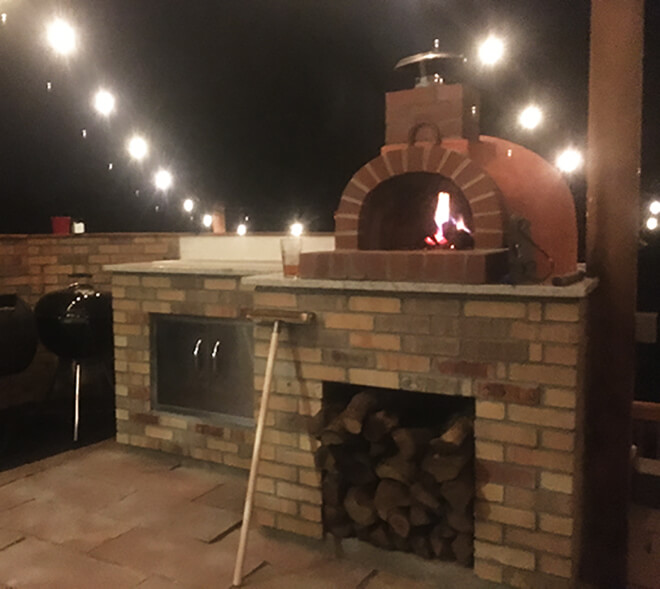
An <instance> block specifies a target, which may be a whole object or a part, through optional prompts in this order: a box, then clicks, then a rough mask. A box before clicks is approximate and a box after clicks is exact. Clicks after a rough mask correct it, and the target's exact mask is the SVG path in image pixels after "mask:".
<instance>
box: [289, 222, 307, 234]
mask: <svg viewBox="0 0 660 589" xmlns="http://www.w3.org/2000/svg"><path fill="white" fill-rule="evenodd" d="M304 231H305V227H303V224H302V223H300V222H299V221H296V222H295V223H291V226H290V227H289V233H290V234H291V235H293V237H300V236H301V235H302V234H303V233H304Z"/></svg>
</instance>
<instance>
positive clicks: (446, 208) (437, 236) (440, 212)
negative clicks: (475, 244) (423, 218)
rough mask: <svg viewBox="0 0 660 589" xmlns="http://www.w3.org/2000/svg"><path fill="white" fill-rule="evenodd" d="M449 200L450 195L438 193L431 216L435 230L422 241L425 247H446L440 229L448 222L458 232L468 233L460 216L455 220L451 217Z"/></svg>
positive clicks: (445, 241)
mask: <svg viewBox="0 0 660 589" xmlns="http://www.w3.org/2000/svg"><path fill="white" fill-rule="evenodd" d="M450 200H451V195H450V194H449V193H448V192H438V204H437V206H436V208H435V214H434V216H433V220H434V221H435V229H436V230H435V233H434V234H433V235H427V236H426V237H425V238H424V241H425V242H426V244H427V245H430V246H437V245H446V244H447V243H448V242H447V239H446V238H445V236H444V233H443V229H442V226H443V225H444V224H445V223H448V222H452V223H454V225H456V229H458V230H459V231H466V232H467V233H470V230H469V229H468V228H467V225H466V224H465V220H464V219H463V217H462V216H458V217H457V218H456V219H454V218H453V217H452V216H451V211H450ZM451 248H452V249H454V246H453V245H452V246H451Z"/></svg>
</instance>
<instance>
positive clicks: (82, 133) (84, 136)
mask: <svg viewBox="0 0 660 589" xmlns="http://www.w3.org/2000/svg"><path fill="white" fill-rule="evenodd" d="M80 134H81V135H82V138H83V139H87V129H82V130H81V131H80Z"/></svg>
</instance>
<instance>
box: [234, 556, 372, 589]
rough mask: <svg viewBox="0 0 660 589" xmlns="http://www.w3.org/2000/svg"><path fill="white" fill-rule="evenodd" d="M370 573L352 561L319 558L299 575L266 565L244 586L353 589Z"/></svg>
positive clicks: (259, 587)
mask: <svg viewBox="0 0 660 589" xmlns="http://www.w3.org/2000/svg"><path fill="white" fill-rule="evenodd" d="M371 571H372V569H370V568H368V567H364V566H362V565H360V564H357V563H353V562H348V561H343V560H335V559H328V558H318V559H317V561H316V562H315V563H313V564H312V565H310V566H308V567H307V568H304V569H302V570H299V571H296V572H288V571H281V570H278V569H277V568H276V567H273V566H270V565H269V566H265V567H263V568H261V569H259V570H258V571H255V572H254V573H253V574H251V575H250V576H249V577H248V578H247V579H246V581H245V583H244V585H245V587H254V588H255V589H287V588H289V589H338V588H340V587H341V588H342V589H353V588H355V587H357V586H358V585H360V583H361V582H363V581H364V579H365V578H366V577H368V576H369V574H370V573H371Z"/></svg>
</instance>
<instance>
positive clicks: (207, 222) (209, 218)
mask: <svg viewBox="0 0 660 589" xmlns="http://www.w3.org/2000/svg"><path fill="white" fill-rule="evenodd" d="M202 225H204V227H206V228H207V229H209V228H210V227H211V225H213V215H209V214H208V213H206V215H204V216H203V217H202Z"/></svg>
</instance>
